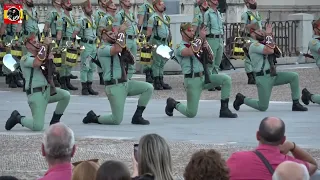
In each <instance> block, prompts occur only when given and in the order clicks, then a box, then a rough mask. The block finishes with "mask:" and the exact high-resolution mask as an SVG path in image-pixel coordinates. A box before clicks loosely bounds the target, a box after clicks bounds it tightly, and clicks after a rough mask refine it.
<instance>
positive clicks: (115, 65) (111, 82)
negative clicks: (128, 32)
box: [83, 25, 153, 125]
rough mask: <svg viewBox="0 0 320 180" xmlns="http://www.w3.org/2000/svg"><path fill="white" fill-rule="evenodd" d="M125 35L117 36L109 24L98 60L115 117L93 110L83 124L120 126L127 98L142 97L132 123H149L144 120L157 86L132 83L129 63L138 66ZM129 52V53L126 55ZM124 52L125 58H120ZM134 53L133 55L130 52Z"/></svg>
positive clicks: (102, 37) (103, 36)
mask: <svg viewBox="0 0 320 180" xmlns="http://www.w3.org/2000/svg"><path fill="white" fill-rule="evenodd" d="M125 38H126V36H125V33H123V32H121V31H120V32H119V33H118V35H117V37H116V34H115V32H114V31H113V28H112V25H107V27H106V28H103V29H102V30H101V39H102V45H101V46H100V47H99V49H98V52H97V53H98V59H99V62H100V65H101V68H102V70H103V75H104V76H103V79H104V81H105V86H106V87H105V92H106V95H107V97H108V99H109V102H110V106H111V111H112V114H110V115H104V116H97V115H96V114H95V113H94V112H93V111H89V112H88V113H87V116H86V117H85V118H84V119H83V123H84V124H87V123H98V124H109V125H119V124H120V123H121V122H122V119H123V111H124V105H125V102H126V98H127V96H136V95H140V98H139V101H138V107H137V110H136V112H135V114H134V115H133V117H132V121H131V123H132V124H142V125H147V124H149V121H147V120H145V119H144V118H143V117H142V113H143V111H144V110H145V108H146V106H147V104H148V102H149V100H150V99H151V96H152V93H153V86H152V85H151V84H149V83H147V82H142V81H135V80H128V78H127V72H126V71H125V67H124V66H125V64H126V63H129V64H132V63H134V59H133V56H132V54H131V55H129V56H130V58H128V56H125V54H128V52H129V51H128V50H127V49H126V42H125ZM125 51H126V52H125ZM119 53H121V56H120V55H119ZM129 53H130V52H129Z"/></svg>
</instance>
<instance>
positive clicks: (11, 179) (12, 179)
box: [0, 176, 19, 180]
mask: <svg viewBox="0 0 320 180" xmlns="http://www.w3.org/2000/svg"><path fill="white" fill-rule="evenodd" d="M0 180H19V179H18V178H16V177H14V176H0Z"/></svg>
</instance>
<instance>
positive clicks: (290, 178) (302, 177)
mask: <svg viewBox="0 0 320 180" xmlns="http://www.w3.org/2000/svg"><path fill="white" fill-rule="evenodd" d="M294 179H295V180H309V179H310V175H309V172H308V169H307V167H306V166H305V165H303V164H299V163H296V162H293V161H284V162H283V163H281V164H279V166H278V167H277V168H276V170H275V171H274V173H273V175H272V180H294Z"/></svg>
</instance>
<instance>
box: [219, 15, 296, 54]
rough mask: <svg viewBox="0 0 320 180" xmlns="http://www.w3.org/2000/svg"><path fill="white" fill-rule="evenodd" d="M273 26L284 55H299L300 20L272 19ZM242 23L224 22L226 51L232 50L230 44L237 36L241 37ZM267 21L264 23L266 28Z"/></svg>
mask: <svg viewBox="0 0 320 180" xmlns="http://www.w3.org/2000/svg"><path fill="white" fill-rule="evenodd" d="M270 23H271V24H272V27H273V34H274V37H275V41H276V44H277V46H278V47H279V48H280V49H281V51H282V56H283V57H285V56H289V57H291V56H297V52H298V50H297V27H298V21H270ZM240 26H241V24H240V23H226V24H224V32H225V33H224V38H225V42H226V52H228V51H230V50H231V49H230V48H232V47H230V46H228V44H230V42H233V40H234V38H235V37H239V34H238V30H239V29H240ZM265 27H266V23H265V24H264V25H263V29H265Z"/></svg>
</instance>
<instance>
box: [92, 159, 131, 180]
mask: <svg viewBox="0 0 320 180" xmlns="http://www.w3.org/2000/svg"><path fill="white" fill-rule="evenodd" d="M96 180H131V176H130V172H129V169H128V167H127V166H126V165H124V164H123V163H122V162H119V161H106V162H104V163H103V164H102V165H101V166H100V168H99V169H98V172H97V175H96Z"/></svg>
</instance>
